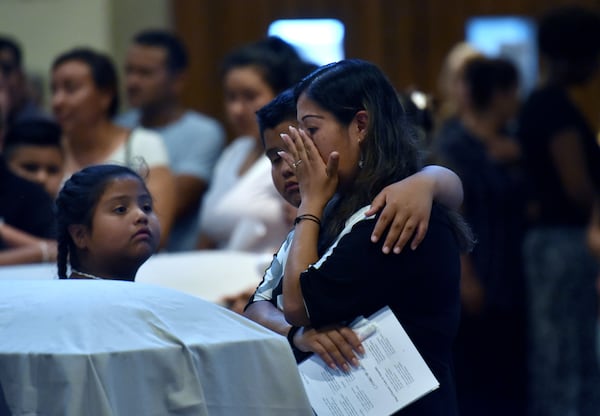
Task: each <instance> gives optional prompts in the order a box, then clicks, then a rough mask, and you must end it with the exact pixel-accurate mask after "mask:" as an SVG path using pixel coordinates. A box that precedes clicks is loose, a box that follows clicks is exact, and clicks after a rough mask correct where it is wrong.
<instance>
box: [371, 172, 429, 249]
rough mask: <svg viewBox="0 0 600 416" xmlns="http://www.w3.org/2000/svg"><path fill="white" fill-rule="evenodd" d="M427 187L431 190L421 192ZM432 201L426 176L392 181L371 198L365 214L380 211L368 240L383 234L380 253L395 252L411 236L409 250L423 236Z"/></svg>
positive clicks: (376, 238)
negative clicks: (381, 251)
mask: <svg viewBox="0 0 600 416" xmlns="http://www.w3.org/2000/svg"><path fill="white" fill-rule="evenodd" d="M427 187H431V192H423V190H424V189H427ZM432 203H433V185H432V184H431V183H430V182H429V179H427V178H423V177H419V176H418V175H413V176H409V177H408V178H406V179H404V180H402V181H400V182H396V183H393V184H391V185H389V186H387V187H385V188H383V190H382V191H381V192H380V193H379V194H378V195H377V196H376V197H375V199H373V202H372V203H371V208H370V209H369V210H368V211H367V212H365V215H366V216H370V215H374V214H376V213H377V212H379V211H381V215H380V216H379V219H378V220H377V223H376V224H375V227H374V228H373V233H372V234H371V241H373V242H374V243H376V242H377V241H379V239H380V238H381V237H382V236H383V235H384V234H385V231H386V229H387V235H385V241H384V243H383V249H382V250H383V252H384V253H385V254H388V253H390V252H391V251H392V250H393V252H394V253H396V254H399V253H400V252H401V251H402V249H403V248H404V246H405V245H406V243H407V242H408V241H409V240H410V239H411V238H412V242H411V245H410V247H411V249H413V250H415V249H416V248H417V247H418V246H419V244H420V243H421V241H423V239H424V238H425V234H426V233H427V228H428V227H429V217H430V216H431V205H432Z"/></svg>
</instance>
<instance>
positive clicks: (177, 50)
mask: <svg viewBox="0 0 600 416" xmlns="http://www.w3.org/2000/svg"><path fill="white" fill-rule="evenodd" d="M133 42H134V43H136V44H138V45H143V46H150V47H154V48H163V49H164V50H165V51H166V52H167V59H166V61H167V62H166V64H167V69H168V70H169V72H170V73H171V74H178V73H180V72H182V71H184V70H185V69H186V68H187V66H188V54H187V50H186V48H185V45H184V44H183V42H182V41H181V39H179V37H177V36H176V35H175V34H173V33H171V32H168V31H166V30H159V29H151V30H145V31H143V32H140V33H138V34H137V35H135V37H134V38H133Z"/></svg>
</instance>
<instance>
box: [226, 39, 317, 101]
mask: <svg viewBox="0 0 600 416" xmlns="http://www.w3.org/2000/svg"><path fill="white" fill-rule="evenodd" d="M248 66H252V67H255V68H257V69H258V71H259V72H260V74H261V75H262V78H263V80H264V81H265V83H266V84H267V85H268V86H269V87H271V89H272V90H273V93H274V94H275V95H277V94H279V93H280V92H282V91H283V90H285V89H287V88H290V87H292V86H293V85H294V84H296V83H297V82H298V81H300V80H301V79H302V77H303V76H305V75H306V74H308V73H309V72H310V71H312V70H313V69H315V68H316V67H317V66H316V65H314V64H311V63H308V62H305V61H304V60H302V58H300V55H298V52H297V51H296V49H294V47H293V46H292V45H290V44H289V43H287V42H285V41H284V40H283V39H281V38H279V37H277V36H269V37H267V38H265V39H261V40H259V41H257V42H254V43H250V44H247V45H244V46H242V47H240V48H239V49H236V50H234V51H233V52H231V53H230V54H229V55H227V56H226V57H225V59H224V60H223V63H222V64H221V77H222V78H224V77H225V75H227V73H228V72H229V71H231V70H232V69H236V68H242V67H248Z"/></svg>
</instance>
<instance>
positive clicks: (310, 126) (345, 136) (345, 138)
mask: <svg viewBox="0 0 600 416" xmlns="http://www.w3.org/2000/svg"><path fill="white" fill-rule="evenodd" d="M297 111H298V122H299V123H300V128H302V129H303V130H304V131H306V133H307V134H308V135H309V136H310V138H311V139H312V141H313V142H314V144H315V146H316V147H317V149H318V150H319V154H320V155H321V159H323V161H324V162H325V163H327V160H328V158H329V155H330V154H331V152H333V151H336V152H338V153H339V155H340V159H339V166H338V174H339V180H340V186H342V187H343V186H345V185H348V184H349V183H350V182H351V181H352V180H353V179H354V177H355V176H356V174H357V173H358V169H359V167H358V162H359V160H360V145H361V142H362V141H363V140H364V138H365V135H366V131H367V130H366V128H367V122H368V117H367V116H366V112H365V111H359V112H357V113H356V116H355V117H354V119H353V120H352V121H351V122H350V124H349V125H348V126H344V125H343V124H342V123H340V122H339V121H338V120H337V119H336V118H335V116H334V115H333V114H332V113H330V112H329V111H326V110H324V109H323V108H321V107H320V106H319V105H318V104H317V103H315V102H314V101H312V100H311V99H309V98H307V97H306V95H305V94H301V95H300V97H299V98H298V104H297Z"/></svg>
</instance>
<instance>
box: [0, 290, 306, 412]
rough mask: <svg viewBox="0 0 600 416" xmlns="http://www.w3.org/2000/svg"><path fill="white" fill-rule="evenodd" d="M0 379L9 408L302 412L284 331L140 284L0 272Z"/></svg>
mask: <svg viewBox="0 0 600 416" xmlns="http://www.w3.org/2000/svg"><path fill="white" fill-rule="evenodd" d="M0 386H1V387H2V391H3V393H4V396H5V400H6V405H7V406H8V408H9V409H10V411H11V412H12V414H13V415H61V416H81V415H89V416H95V415H99V416H100V415H102V416H104V415H144V416H150V415H170V414H177V415H195V416H197V415H228V416H229V415H257V416H258V415H260V416H263V415H273V416H275V415H277V416H279V415H311V414H312V411H311V408H310V404H309V402H308V399H307V397H306V393H305V391H304V388H303V386H302V382H301V380H300V376H299V374H298V371H297V367H296V364H295V361H294V359H293V356H292V353H291V350H290V349H289V346H288V345H287V341H286V340H285V338H283V337H281V336H279V335H277V334H275V333H273V332H271V331H269V330H267V329H265V328H263V327H261V326H259V325H257V324H255V323H254V322H251V321H249V320H247V319H245V318H243V317H241V316H239V315H237V314H235V313H233V312H230V311H228V310H225V309H224V308H221V307H219V306H217V305H215V304H213V303H210V302H207V301H205V300H202V299H199V298H196V297H194V296H191V295H187V294H184V293H181V292H179V291H176V290H171V289H167V288H162V287H158V286H152V285H146V284H143V283H131V282H119V281H95V280H14V281H11V280H4V281H0ZM0 413H1V410H0Z"/></svg>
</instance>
